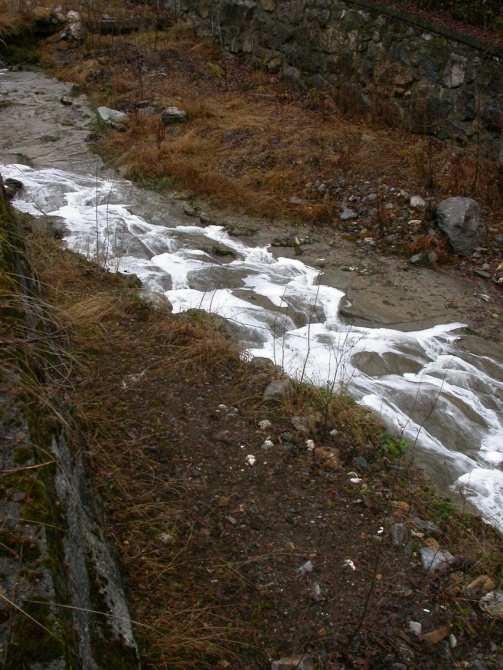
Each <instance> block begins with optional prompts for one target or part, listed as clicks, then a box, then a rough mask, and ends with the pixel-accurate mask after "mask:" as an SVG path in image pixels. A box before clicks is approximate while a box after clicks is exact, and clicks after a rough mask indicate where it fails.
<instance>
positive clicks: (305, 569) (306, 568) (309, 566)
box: [297, 561, 314, 575]
mask: <svg viewBox="0 0 503 670" xmlns="http://www.w3.org/2000/svg"><path fill="white" fill-rule="evenodd" d="M313 570H314V564H313V562H312V561H306V562H305V563H303V564H302V565H301V566H300V568H297V572H298V573H299V575H307V574H308V573H310V572H312V571H313Z"/></svg>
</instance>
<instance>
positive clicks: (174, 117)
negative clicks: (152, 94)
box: [161, 107, 188, 126]
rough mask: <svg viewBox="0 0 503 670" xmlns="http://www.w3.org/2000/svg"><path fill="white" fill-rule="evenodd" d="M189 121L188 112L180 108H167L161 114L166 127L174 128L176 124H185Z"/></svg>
mask: <svg viewBox="0 0 503 670" xmlns="http://www.w3.org/2000/svg"><path fill="white" fill-rule="evenodd" d="M187 120H188V116H187V112H185V111H184V110H183V109H179V108H178V107H166V109H164V110H163V112H162V114H161V122H162V123H163V124H164V125H165V126H172V125H174V124H176V123H185V122H186V121H187Z"/></svg>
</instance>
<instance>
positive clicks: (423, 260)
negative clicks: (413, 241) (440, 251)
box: [409, 251, 438, 267]
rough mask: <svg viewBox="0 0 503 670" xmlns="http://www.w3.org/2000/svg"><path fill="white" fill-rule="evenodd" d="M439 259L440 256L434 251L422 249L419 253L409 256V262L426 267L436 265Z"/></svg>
mask: <svg viewBox="0 0 503 670" xmlns="http://www.w3.org/2000/svg"><path fill="white" fill-rule="evenodd" d="M437 260H438V256H437V254H436V253H435V252H434V251H421V252H420V253H419V254H414V256H411V257H410V258H409V263H410V264H411V265H423V266H424V267H430V266H431V265H434V264H435V263H436V262H437Z"/></svg>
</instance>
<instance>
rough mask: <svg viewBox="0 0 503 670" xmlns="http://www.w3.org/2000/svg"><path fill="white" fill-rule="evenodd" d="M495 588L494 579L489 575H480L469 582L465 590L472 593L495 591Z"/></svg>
mask: <svg viewBox="0 0 503 670" xmlns="http://www.w3.org/2000/svg"><path fill="white" fill-rule="evenodd" d="M495 588H496V583H495V581H494V579H491V577H489V576H488V575H479V576H478V577H476V578H475V579H474V580H473V581H471V582H470V583H469V584H468V586H467V587H466V589H465V591H467V592H471V593H489V591H493V590H494V589H495Z"/></svg>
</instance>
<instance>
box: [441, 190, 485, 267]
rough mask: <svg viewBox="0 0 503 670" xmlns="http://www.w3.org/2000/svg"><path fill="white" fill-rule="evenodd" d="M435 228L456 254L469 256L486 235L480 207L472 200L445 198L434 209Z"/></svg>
mask: <svg viewBox="0 0 503 670" xmlns="http://www.w3.org/2000/svg"><path fill="white" fill-rule="evenodd" d="M436 221H437V226H438V227H439V228H440V230H442V231H443V232H444V233H445V234H446V235H447V237H448V239H449V242H450V244H451V246H452V248H453V249H454V251H456V252H457V253H458V254H461V255H463V256H469V255H470V254H472V253H473V252H474V251H475V249H476V248H477V247H478V246H479V245H480V243H481V242H482V240H483V238H484V237H485V234H486V227H485V224H484V222H483V220H482V212H481V209H480V205H479V204H478V202H477V201H476V200H473V199H472V198H462V197H455V198H447V199H446V200H442V202H441V203H440V204H439V205H438V207H437V209H436Z"/></svg>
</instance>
